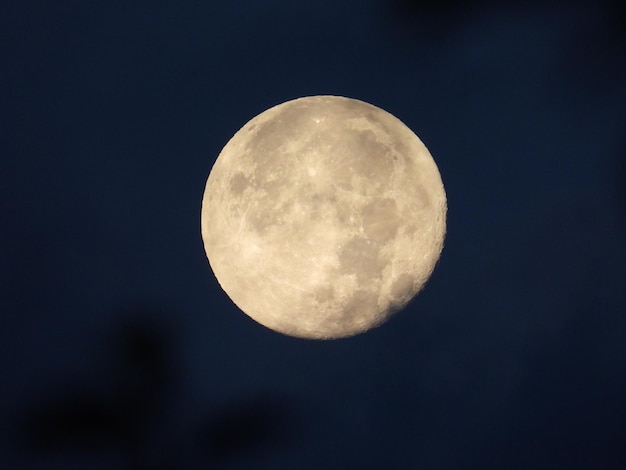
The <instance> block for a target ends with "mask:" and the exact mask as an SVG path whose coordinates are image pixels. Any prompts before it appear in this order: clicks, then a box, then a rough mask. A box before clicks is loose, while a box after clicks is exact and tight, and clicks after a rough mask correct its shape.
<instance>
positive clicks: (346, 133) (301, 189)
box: [202, 96, 446, 339]
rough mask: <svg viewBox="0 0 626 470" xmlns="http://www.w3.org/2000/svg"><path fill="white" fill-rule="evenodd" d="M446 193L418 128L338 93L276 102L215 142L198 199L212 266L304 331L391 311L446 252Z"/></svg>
mask: <svg viewBox="0 0 626 470" xmlns="http://www.w3.org/2000/svg"><path fill="white" fill-rule="evenodd" d="M445 229H446V195H445V191H444V188H443V184H442V181H441V177H440V175H439V171H438V169H437V166H436V164H435V162H434V161H433V159H432V157H431V155H430V153H429V152H428V150H427V149H426V147H425V146H424V144H423V143H422V142H421V141H420V139H419V138H418V137H417V136H416V135H415V134H414V133H413V132H412V131H411V130H410V129H409V128H408V127H406V126H405V125H404V124H403V123H402V122H401V121H399V120H398V119H397V118H395V117H394V116H392V115H391V114H389V113H387V112H386V111H383V110H382V109H380V108H377V107H375V106H372V105H370V104H368V103H365V102H362V101H358V100H354V99H350V98H343V97H336V96H315V97H307V98H300V99H297V100H293V101H289V102H286V103H283V104H281V105H278V106H275V107H273V108H270V109H269V110H267V111H265V112H263V113H261V114H260V115H258V116H257V117H255V118H253V119H252V120H251V121H249V122H248V123H247V124H246V125H244V126H243V128H242V129H241V130H239V131H238V132H237V133H236V134H235V135H234V136H233V138H232V139H231V140H230V141H229V142H228V143H227V145H226V146H225V147H224V149H223V150H222V152H221V153H220V155H219V157H218V159H217V161H216V162H215V165H214V166H213V169H212V170H211V174H210V175H209V178H208V181H207V184H206V189H205V193H204V199H203V203H202V236H203V240H204V246H205V250H206V253H207V256H208V258H209V262H210V264H211V267H212V269H213V271H214V273H215V276H216V277H217V279H218V281H219V283H220V285H221V286H222V288H223V289H224V290H225V291H226V292H227V294H228V295H229V296H230V297H231V299H232V300H233V301H234V302H235V304H236V305H237V306H238V307H239V308H241V309H242V310H243V311H244V312H245V313H246V314H248V315H249V316H250V317H252V318H253V319H254V320H256V321H258V322H259V323H261V324H263V325H265V326H267V327H269V328H271V329H274V330H276V331H279V332H282V333H285V334H288V335H292V336H299V337H305V338H319V339H330V338H340V337H346V336H351V335H354V334H358V333H361V332H363V331H366V330H368V329H370V328H372V327H374V326H377V325H379V324H381V323H382V322H384V321H386V320H387V319H388V318H389V316H391V315H392V314H393V313H394V312H396V311H398V310H399V309H401V308H403V307H404V306H405V305H406V304H407V303H408V302H409V301H410V300H411V299H412V298H413V297H414V296H415V295H416V294H417V293H418V292H419V290H420V289H421V288H422V287H423V285H424V283H425V282H426V281H427V280H428V278H429V277H430V274H431V273H432V270H433V269H434V266H435V264H436V262H437V260H438V258H439V256H440V253H441V249H442V247H443V240H444V236H445Z"/></svg>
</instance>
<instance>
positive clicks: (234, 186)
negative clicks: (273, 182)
mask: <svg viewBox="0 0 626 470" xmlns="http://www.w3.org/2000/svg"><path fill="white" fill-rule="evenodd" d="M249 185H250V182H249V181H248V178H246V175H244V174H243V173H241V172H240V173H237V174H235V176H233V177H232V179H231V180H230V192H231V193H233V194H234V195H235V196H239V195H241V194H242V193H243V192H244V191H245V190H246V188H247V187H248V186H249Z"/></svg>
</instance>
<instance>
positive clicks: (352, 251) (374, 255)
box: [339, 238, 384, 283]
mask: <svg viewBox="0 0 626 470" xmlns="http://www.w3.org/2000/svg"><path fill="white" fill-rule="evenodd" d="M379 255H380V249H379V247H378V246H377V245H376V244H375V243H373V242H371V241H370V240H367V239H365V238H353V239H352V240H350V241H349V242H348V243H346V244H345V245H344V246H343V247H342V248H341V250H340V252H339V271H340V272H341V273H342V274H354V275H356V277H357V280H358V281H359V282H363V283H365V282H369V281H372V280H377V279H380V278H381V277H382V272H383V268H384V263H382V262H381V261H380V256H379Z"/></svg>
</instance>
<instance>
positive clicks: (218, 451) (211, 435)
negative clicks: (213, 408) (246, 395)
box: [196, 397, 295, 464]
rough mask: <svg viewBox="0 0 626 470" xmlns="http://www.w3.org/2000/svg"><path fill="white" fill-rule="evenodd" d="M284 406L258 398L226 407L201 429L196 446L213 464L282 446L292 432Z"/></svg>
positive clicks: (287, 410) (280, 403)
mask: <svg viewBox="0 0 626 470" xmlns="http://www.w3.org/2000/svg"><path fill="white" fill-rule="evenodd" d="M286 405H287V402H286V401H284V400H278V399H276V398H273V397H258V398H255V399H252V400H249V401H247V402H241V403H235V404H232V405H231V406H228V407H225V408H224V409H223V410H221V411H220V412H219V413H217V414H216V415H215V416H213V417H212V419H211V420H208V421H206V423H205V424H204V426H202V427H201V429H200V430H199V432H198V435H197V441H196V442H197V445H198V447H199V448H200V449H202V451H203V452H204V453H205V454H206V456H207V459H208V460H209V461H211V462H213V463H215V464H219V463H223V462H225V461H227V460H231V459H232V458H233V456H238V457H245V456H248V455H250V454H253V453H254V454H256V453H258V452H260V451H262V450H263V451H273V450H275V449H276V448H278V447H282V446H285V445H286V444H288V442H289V440H290V439H291V438H293V437H294V434H293V431H294V429H295V427H294V424H295V422H294V419H293V418H294V415H293V412H292V410H291V409H289V407H288V406H286Z"/></svg>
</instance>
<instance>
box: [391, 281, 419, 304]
mask: <svg viewBox="0 0 626 470" xmlns="http://www.w3.org/2000/svg"><path fill="white" fill-rule="evenodd" d="M413 285H414V282H413V277H412V276H410V275H408V274H406V273H404V274H401V275H400V276H398V278H396V280H395V281H393V284H391V289H390V291H389V293H390V295H391V298H392V301H393V303H394V304H395V305H398V306H402V305H404V304H405V303H406V302H407V301H408V299H410V298H411V297H412V295H413V288H414V287H413Z"/></svg>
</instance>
